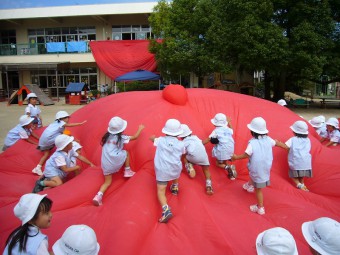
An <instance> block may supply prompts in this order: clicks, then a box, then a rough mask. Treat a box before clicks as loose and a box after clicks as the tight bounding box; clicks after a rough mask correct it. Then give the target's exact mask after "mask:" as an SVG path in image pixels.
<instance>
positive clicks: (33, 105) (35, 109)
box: [25, 93, 42, 128]
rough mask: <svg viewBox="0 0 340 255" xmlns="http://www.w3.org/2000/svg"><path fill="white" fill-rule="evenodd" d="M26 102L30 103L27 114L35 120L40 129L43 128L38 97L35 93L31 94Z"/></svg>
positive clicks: (26, 109) (26, 110)
mask: <svg viewBox="0 0 340 255" xmlns="http://www.w3.org/2000/svg"><path fill="white" fill-rule="evenodd" d="M26 100H27V102H28V105H27V107H26V108H25V114H26V115H28V116H30V117H32V118H35V119H36V120H37V121H38V123H37V126H38V128H40V127H42V118H41V115H40V114H41V110H40V108H39V106H37V102H38V97H37V95H36V94H35V93H29V94H28V95H27V97H26Z"/></svg>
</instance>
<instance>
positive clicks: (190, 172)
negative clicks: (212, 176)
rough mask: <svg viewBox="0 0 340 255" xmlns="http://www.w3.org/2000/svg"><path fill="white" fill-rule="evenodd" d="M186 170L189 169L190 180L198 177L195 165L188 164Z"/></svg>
mask: <svg viewBox="0 0 340 255" xmlns="http://www.w3.org/2000/svg"><path fill="white" fill-rule="evenodd" d="M185 168H186V169H187V172H188V174H189V176H190V178H194V177H195V176H196V171H195V168H194V167H193V165H192V164H191V163H186V164H185Z"/></svg>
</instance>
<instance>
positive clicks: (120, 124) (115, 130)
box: [107, 117, 127, 135]
mask: <svg viewBox="0 0 340 255" xmlns="http://www.w3.org/2000/svg"><path fill="white" fill-rule="evenodd" d="M126 126H127V121H126V120H123V119H122V118H120V117H113V118H112V119H111V120H110V122H109V127H108V128H107V131H108V132H109V133H110V134H113V135H115V134H119V133H121V132H123V131H124V130H125V129H126Z"/></svg>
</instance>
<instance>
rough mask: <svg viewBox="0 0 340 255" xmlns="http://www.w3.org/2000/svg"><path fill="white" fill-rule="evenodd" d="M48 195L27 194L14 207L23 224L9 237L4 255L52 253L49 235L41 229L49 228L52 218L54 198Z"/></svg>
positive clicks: (15, 213)
mask: <svg viewBox="0 0 340 255" xmlns="http://www.w3.org/2000/svg"><path fill="white" fill-rule="evenodd" d="M46 196H47V195H39V194H31V193H30V194H25V195H23V196H22V197H21V198H20V201H19V203H18V204H17V205H16V206H15V207H14V215H15V216H16V217H18V218H19V219H20V220H21V226H20V227H18V228H16V229H15V230H14V231H13V232H12V233H11V234H10V235H9V237H8V239H7V241H6V247H5V250H4V252H3V255H16V254H21V255H23V254H39V255H40V254H41V255H42V254H50V253H49V252H48V239H47V236H46V235H44V234H43V233H41V231H40V229H44V228H49V227H50V224H51V219H52V212H51V208H52V203H53V202H52V200H50V199H49V198H47V197H46Z"/></svg>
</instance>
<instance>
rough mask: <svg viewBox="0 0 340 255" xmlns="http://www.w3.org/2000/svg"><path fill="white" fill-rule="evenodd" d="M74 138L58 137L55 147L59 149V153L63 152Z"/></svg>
mask: <svg viewBox="0 0 340 255" xmlns="http://www.w3.org/2000/svg"><path fill="white" fill-rule="evenodd" d="M73 140H74V137H73V136H68V135H58V136H57V137H56V138H55V141H54V143H55V146H56V147H57V151H61V150H63V149H64V148H65V147H66V146H67V145H68V144H69V143H71V142H73Z"/></svg>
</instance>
